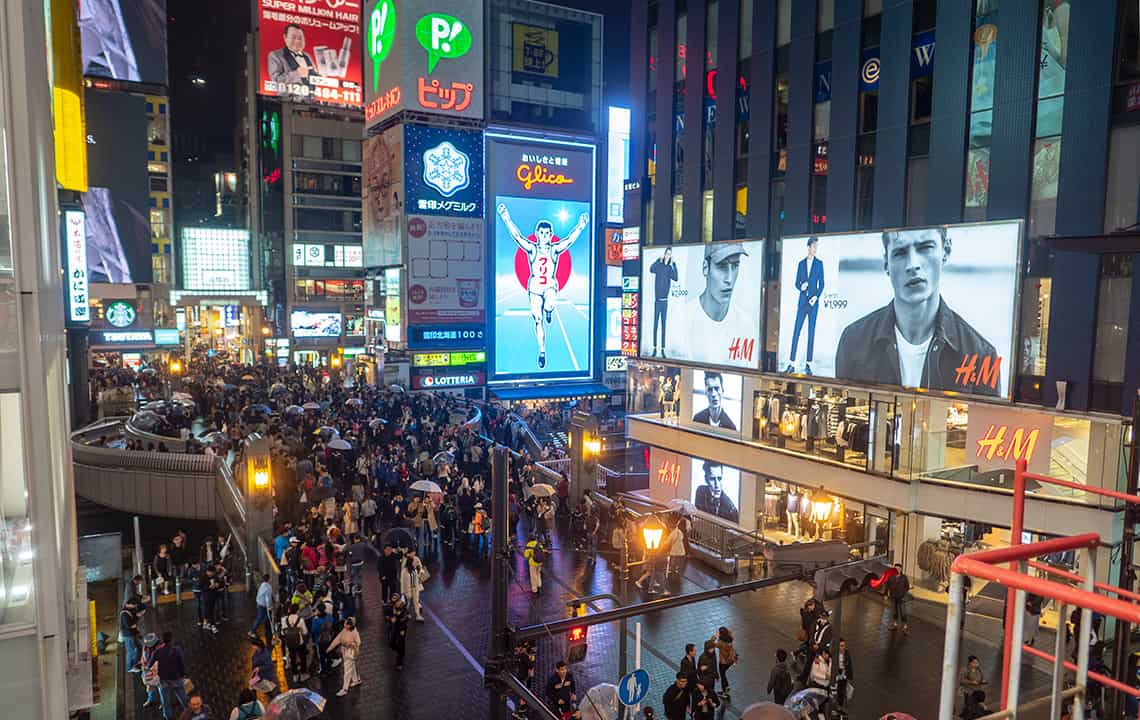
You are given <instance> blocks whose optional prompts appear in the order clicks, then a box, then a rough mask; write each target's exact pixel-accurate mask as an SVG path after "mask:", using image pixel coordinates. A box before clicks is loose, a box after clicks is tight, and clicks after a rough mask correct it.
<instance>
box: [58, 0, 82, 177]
mask: <svg viewBox="0 0 1140 720" xmlns="http://www.w3.org/2000/svg"><path fill="white" fill-rule="evenodd" d="M76 8H77V5H76V3H74V2H68V1H67V0H53V1H52V2H51V71H52V78H51V81H52V115H53V117H52V119H53V122H54V124H55V127H54V133H53V134H54V136H55V179H56V181H57V182H58V183H59V185H60V187H62V188H63V189H65V190H75V191H77V192H87V131H86V125H85V123H84V117H83V61H82V60H81V58H80V54H79V20H78V18H77V17H76Z"/></svg>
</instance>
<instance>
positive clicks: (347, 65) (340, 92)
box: [257, 0, 364, 108]
mask: <svg viewBox="0 0 1140 720" xmlns="http://www.w3.org/2000/svg"><path fill="white" fill-rule="evenodd" d="M259 6H260V10H261V12H260V16H259V17H260V20H259V23H258V24H259V27H258V33H257V38H258V40H257V43H258V47H257V52H258V63H259V68H260V83H259V84H258V92H259V93H260V94H262V95H269V96H271V97H280V98H282V99H285V100H292V101H294V102H311V103H319V104H323V105H333V106H337V107H354V108H358V107H360V106H361V105H362V104H363V101H364V94H363V92H362V91H363V88H362V86H361V82H360V80H361V74H362V71H361V64H362V63H363V57H362V54H361V51H360V47H359V43H360V37H361V35H360V0H305V2H286V1H284V0H260V1H259Z"/></svg>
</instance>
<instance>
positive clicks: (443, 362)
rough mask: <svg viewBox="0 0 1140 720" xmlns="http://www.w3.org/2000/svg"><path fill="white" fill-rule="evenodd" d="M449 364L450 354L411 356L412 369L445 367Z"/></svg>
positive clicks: (416, 354)
mask: <svg viewBox="0 0 1140 720" xmlns="http://www.w3.org/2000/svg"><path fill="white" fill-rule="evenodd" d="M450 364H451V354H450V353H415V354H414V355H412V367H447V366H448V365H450Z"/></svg>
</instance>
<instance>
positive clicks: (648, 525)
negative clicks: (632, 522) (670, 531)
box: [641, 516, 665, 552]
mask: <svg viewBox="0 0 1140 720" xmlns="http://www.w3.org/2000/svg"><path fill="white" fill-rule="evenodd" d="M664 535H665V526H664V525H662V524H661V521H660V520H658V519H657V517H656V516H650V518H649V520H647V521H646V522H645V524H644V525H642V526H641V539H642V540H644V541H645V549H646V550H648V551H649V552H656V551H657V550H660V549H661V539H662V537H664Z"/></svg>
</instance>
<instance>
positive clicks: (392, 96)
mask: <svg viewBox="0 0 1140 720" xmlns="http://www.w3.org/2000/svg"><path fill="white" fill-rule="evenodd" d="M400 100H401V97H400V88H399V86H396V87H394V88H392V89H391V90H389V91H388V92H386V93H384V94H383V95H380V96H378V97H377V98H376V99H375V100H373V101H372V102H370V103H368V104H367V105H365V106H364V118H365V120H372V119H373V118H376V117H380V116H381V115H383V114H384V113H386V112H388V111H389V110H391V109H392V108H394V107H397V106H398V105H399V104H400Z"/></svg>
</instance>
